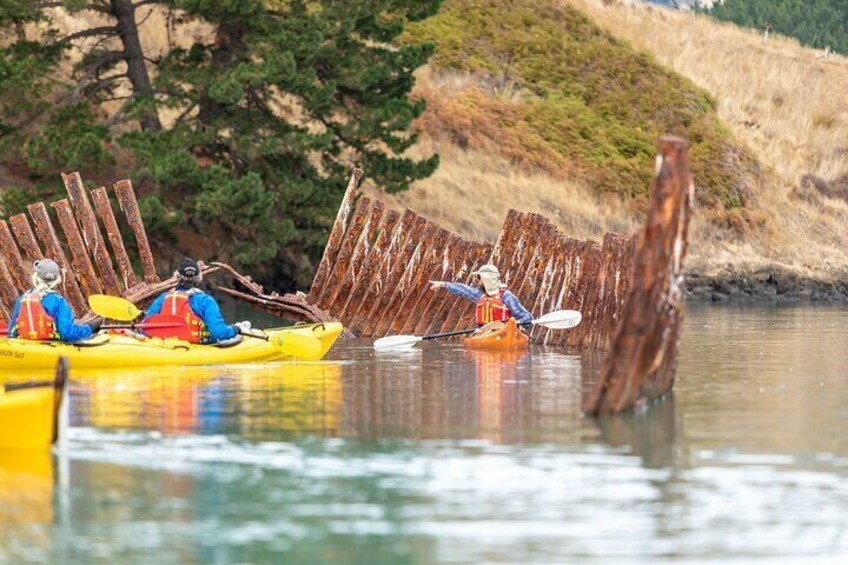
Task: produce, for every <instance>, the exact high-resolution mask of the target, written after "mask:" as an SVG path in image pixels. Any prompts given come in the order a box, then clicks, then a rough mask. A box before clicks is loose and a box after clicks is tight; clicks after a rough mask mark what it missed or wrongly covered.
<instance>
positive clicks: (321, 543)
mask: <svg viewBox="0 0 848 565" xmlns="http://www.w3.org/2000/svg"><path fill="white" fill-rule="evenodd" d="M684 337H685V339H684V344H683V353H682V358H681V362H680V367H679V370H678V380H677V385H676V392H675V397H674V398H673V399H671V400H669V401H666V402H664V403H662V404H660V405H658V406H655V407H653V408H652V409H651V410H650V411H648V412H647V413H646V414H641V415H635V416H630V417H624V418H615V419H609V420H603V421H600V422H599V421H595V420H592V419H584V418H581V416H580V413H579V406H580V396H581V392H582V390H581V389H582V388H584V387H585V385H583V384H581V383H582V375H584V374H590V373H592V372H593V371H595V370H596V364H597V360H596V359H593V358H591V357H587V356H584V357H581V356H579V355H565V354H562V353H557V352H552V351H544V350H536V351H533V352H532V354H530V355H524V356H517V355H513V356H503V355H501V356H497V355H491V354H490V355H485V354H483V355H481V354H477V355H471V354H470V353H467V352H465V351H463V350H462V349H461V348H459V347H455V346H440V345H437V344H433V343H430V344H427V345H426V346H425V347H424V349H423V350H421V351H417V352H414V353H411V354H406V355H396V354H394V355H379V356H375V355H374V354H373V353H372V350H371V348H370V345H369V344H368V343H367V342H363V341H353V342H347V343H344V344H340V346H339V347H338V349H337V350H335V351H334V352H333V354H332V356H331V360H330V361H328V362H326V363H320V364H302V365H289V366H259V367H228V368H206V369H197V370H170V371H161V370H159V371H142V372H135V373H131V374H127V373H126V372H124V373H104V374H99V375H90V374H72V379H73V380H72V426H73V427H72V428H71V430H70V434H69V436H70V441H69V455H68V456H61V457H55V456H54V457H53V458H52V459H51V458H49V457H44V458H39V457H35V458H31V459H30V458H21V457H19V456H10V455H9V454H5V455H4V454H2V453H0V561H4V560H5V561H9V562H25V561H35V562H40V561H54V562H63V563H69V562H86V563H90V562H94V561H98V560H99V561H104V562H112V563H118V562H119V563H129V562H141V561H152V560H154V559H155V560H156V562H157V563H171V562H173V563H250V562H260V561H268V562H282V561H281V559H282V558H283V557H285V558H287V559H289V560H292V561H297V560H302V561H310V562H333V561H357V562H362V563H441V562H450V563H480V562H563V561H572V562H573V561H584V560H587V559H590V558H595V559H599V560H601V559H609V558H626V559H630V560H637V561H638V560H643V561H651V560H655V559H656V558H674V559H683V560H692V561H702V560H712V559H724V558H728V557H732V558H736V559H742V560H746V561H750V560H763V561H767V562H775V561H776V560H778V561H785V562H787V563H789V562H797V561H798V557H799V556H803V557H804V561H809V560H810V559H815V560H817V561H822V562H830V561H834V562H839V561H840V556H844V555H848V481H847V480H846V478H848V440H846V429H848V351H847V350H846V345H848V309H846V308H838V307H810V306H804V307H797V308H780V309H766V308H749V309H745V308H714V307H705V306H697V307H691V308H690V310H689V312H688V318H687V323H686V331H685V336H684Z"/></svg>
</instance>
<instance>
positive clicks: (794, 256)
mask: <svg viewBox="0 0 848 565" xmlns="http://www.w3.org/2000/svg"><path fill="white" fill-rule="evenodd" d="M563 1H565V2H567V3H569V4H571V5H573V6H575V7H578V8H580V9H581V10H583V11H584V12H586V13H587V14H588V15H589V16H590V17H592V19H593V20H594V21H595V22H597V23H598V24H599V25H600V26H601V27H603V28H605V29H606V30H608V31H610V32H611V33H613V34H614V35H616V36H617V37H620V38H622V39H625V40H627V41H629V42H630V43H631V44H632V45H633V46H634V47H635V48H636V49H639V50H647V51H650V52H652V53H653V54H654V55H655V56H656V58H657V59H658V60H659V61H660V62H662V63H664V64H666V65H669V66H670V67H672V68H673V69H674V70H676V71H677V72H679V73H681V74H683V75H685V76H686V77H688V78H689V79H691V80H692V81H693V82H695V83H696V84H698V85H699V86H701V87H703V88H705V89H707V90H708V91H710V92H711V93H712V94H713V95H714V96H715V98H716V100H717V101H718V108H719V114H720V116H721V118H722V120H723V121H724V122H725V123H726V124H727V125H728V126H729V127H730V128H731V130H732V132H733V133H734V135H736V137H737V138H739V139H740V140H742V141H743V142H744V143H745V144H746V145H747V146H749V147H750V148H752V149H753V150H754V151H755V153H756V155H757V157H758V158H759V160H760V161H761V162H762V163H764V164H765V165H767V166H768V167H769V168H770V169H771V173H772V174H771V182H769V183H767V184H766V186H764V187H761V189H760V190H759V191H758V192H757V193H755V194H754V198H753V199H752V202H751V205H752V207H753V208H754V212H753V215H754V216H755V217H757V218H759V219H760V222H758V227H755V228H754V229H753V230H752V232H751V233H750V234H748V235H749V237H748V238H747V240H746V241H744V242H740V241H738V240H734V239H730V240H728V239H727V237H726V236H725V235H724V234H719V233H714V229H713V228H711V227H710V226H707V225H704V224H703V223H702V222H697V223H696V225H695V237H694V238H693V242H694V246H693V257H692V262H691V264H692V265H693V266H694V267H695V268H698V269H700V270H702V271H705V272H715V271H719V270H721V269H722V268H724V267H725V266H728V265H734V264H737V265H738V264H748V265H751V266H762V265H764V264H769V263H772V264H774V263H776V264H781V265H783V266H789V267H792V268H794V269H797V270H799V271H804V272H807V273H809V274H820V275H823V276H828V275H831V274H835V273H839V272H844V270H845V269H846V268H848V256H846V253H845V251H844V246H845V242H846V235H848V232H846V228H845V224H846V220H848V204H846V203H845V202H844V201H842V200H836V199H828V198H821V197H814V198H812V199H811V201H810V202H805V201H801V200H798V199H797V198H794V197H793V191H794V190H795V189H796V187H797V186H798V184H799V180H800V178H801V177H802V176H803V175H805V174H808V173H811V174H813V175H816V176H819V177H822V178H824V179H826V180H836V179H837V178H840V177H842V176H844V175H846V174H848V91H846V89H845V86H844V85H845V84H848V58H845V57H841V56H834V55H831V57H830V58H829V59H828V60H825V59H824V53H823V52H822V51H818V50H815V49H809V48H805V47H802V46H800V45H799V44H798V42H796V41H794V40H791V39H788V38H784V37H779V36H774V35H772V36H771V38H770V39H769V41H768V42H764V41H763V38H762V36H761V35H760V34H758V33H757V32H756V31H753V30H745V29H741V28H739V27H737V26H734V25H732V24H724V23H720V22H716V21H714V20H712V19H710V18H708V17H705V16H700V15H696V14H693V13H691V12H683V11H672V10H666V9H661V8H657V7H653V6H648V5H644V4H641V3H638V2H630V1H617V2H616V1H614V2H612V3H609V2H605V1H604V0H563Z"/></svg>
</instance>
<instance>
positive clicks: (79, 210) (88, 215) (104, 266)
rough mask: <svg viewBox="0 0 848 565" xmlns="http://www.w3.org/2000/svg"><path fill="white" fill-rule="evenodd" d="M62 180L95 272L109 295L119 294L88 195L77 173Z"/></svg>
mask: <svg viewBox="0 0 848 565" xmlns="http://www.w3.org/2000/svg"><path fill="white" fill-rule="evenodd" d="M62 180H63V181H64V183H65V188H66V189H67V191H68V196H69V198H70V200H71V204H72V205H73V208H74V212H75V215H76V218H77V221H78V222H79V225H80V227H81V228H82V238H83V241H84V242H85V245H86V247H87V248H88V250H89V251H90V252H91V256H92V258H93V259H94V264H95V265H96V266H97V272H99V273H100V277H101V280H102V281H103V286H104V287H105V288H106V290H107V291H108V292H109V293H111V294H120V292H121V290H122V289H121V285H120V284H119V283H118V275H116V274H115V269H114V268H113V267H112V257H111V256H110V255H109V250H108V249H106V242H105V241H103V236H102V235H101V234H100V228H99V227H98V225H97V219H96V218H95V217H94V210H93V209H92V207H91V202H90V201H89V200H88V193H87V191H86V190H85V187H84V186H83V183H82V179H81V178H80V176H79V173H71V174H70V175H64V174H63V175H62Z"/></svg>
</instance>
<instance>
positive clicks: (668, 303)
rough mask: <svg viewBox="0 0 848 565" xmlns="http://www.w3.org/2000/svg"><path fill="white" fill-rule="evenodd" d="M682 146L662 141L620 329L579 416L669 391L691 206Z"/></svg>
mask: <svg viewBox="0 0 848 565" xmlns="http://www.w3.org/2000/svg"><path fill="white" fill-rule="evenodd" d="M687 149H688V144H687V143H686V141H684V140H683V139H680V138H676V137H663V138H662V139H661V140H660V153H659V155H657V175H656V178H655V180H654V188H653V191H652V193H651V200H650V204H649V208H648V218H647V221H646V225H645V231H644V234H643V236H642V239H641V241H640V243H639V246H638V250H637V253H636V258H635V263H634V272H633V280H632V283H631V286H630V290H629V293H628V299H627V305H626V307H625V310H624V315H623V318H622V322H621V324H620V326H619V327H618V329H617V331H616V334H615V337H614V339H613V343H612V349H611V350H610V352H609V355H608V356H607V358H606V360H605V361H604V364H603V367H602V369H601V374H600V377H599V379H598V381H597V382H596V383H595V385H594V388H593V389H592V392H591V393H590V394H589V396H588V397H587V398H586V401H585V402H584V404H583V409H584V411H585V412H586V413H588V414H615V413H619V412H622V411H624V410H628V409H630V408H632V407H634V406H635V405H636V404H637V403H639V402H646V401H650V400H653V399H655V398H658V397H659V396H661V395H663V394H665V393H666V392H668V391H669V390H671V386H672V384H673V382H674V373H675V369H676V365H677V354H678V341H679V337H680V331H681V326H682V321H683V292H684V285H683V282H684V280H683V259H684V257H685V256H686V249H687V232H688V228H689V219H690V214H691V207H692V200H693V198H694V185H693V183H692V175H691V173H690V172H689V161H688V157H687Z"/></svg>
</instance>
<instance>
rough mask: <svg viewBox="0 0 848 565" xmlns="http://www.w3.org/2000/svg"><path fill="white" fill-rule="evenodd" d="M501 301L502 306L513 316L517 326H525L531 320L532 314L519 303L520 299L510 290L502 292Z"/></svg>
mask: <svg viewBox="0 0 848 565" xmlns="http://www.w3.org/2000/svg"><path fill="white" fill-rule="evenodd" d="M503 303H504V306H506V307H507V308H509V311H510V313H511V314H512V317H513V318H515V321H516V323H518V325H519V326H526V325H528V324H529V323H530V322H532V321H533V314H531V313H530V312H529V311H528V310H527V308H525V307H524V305H523V304H521V301H519V300H518V297H517V296H515V295H514V294H513V293H512V292H510V291H508V290H507V291H505V292H504V293H503Z"/></svg>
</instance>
